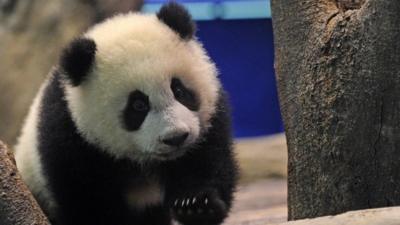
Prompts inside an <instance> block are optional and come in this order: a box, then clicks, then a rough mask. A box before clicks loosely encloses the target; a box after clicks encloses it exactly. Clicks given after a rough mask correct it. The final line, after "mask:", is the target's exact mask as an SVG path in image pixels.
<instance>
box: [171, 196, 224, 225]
mask: <svg viewBox="0 0 400 225" xmlns="http://www.w3.org/2000/svg"><path fill="white" fill-rule="evenodd" d="M171 209H172V215H173V217H174V218H175V219H176V220H177V221H178V222H180V223H181V224H183V225H217V224H221V223H222V221H223V220H224V219H225V217H226V215H227V213H228V212H227V211H228V209H227V206H226V204H225V203H224V202H223V201H222V199H221V198H220V197H219V195H218V193H217V191H216V190H209V191H203V192H200V193H197V194H193V195H187V196H184V197H182V198H177V199H175V201H174V202H173V205H172V207H171Z"/></svg>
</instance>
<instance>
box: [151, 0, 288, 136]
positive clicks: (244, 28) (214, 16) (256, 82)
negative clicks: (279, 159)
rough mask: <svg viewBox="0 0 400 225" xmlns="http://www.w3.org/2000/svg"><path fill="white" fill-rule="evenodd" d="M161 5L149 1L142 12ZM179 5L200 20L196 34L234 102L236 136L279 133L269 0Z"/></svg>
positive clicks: (191, 1) (158, 2)
mask: <svg viewBox="0 0 400 225" xmlns="http://www.w3.org/2000/svg"><path fill="white" fill-rule="evenodd" d="M162 2H164V1H159V0H157V1H156V0H153V1H149V2H147V4H146V5H145V7H144V9H145V11H149V12H151V11H157V10H158V8H159V6H160V5H161V4H162ZM179 2H181V3H184V4H186V6H187V7H188V8H189V9H190V11H191V13H192V15H193V16H194V18H195V19H196V20H198V21H197V28H198V31H197V36H198V37H199V39H200V40H201V41H202V42H203V44H204V47H205V48H206V49H207V51H208V52H209V54H210V56H211V58H212V59H213V60H214V61H215V62H216V64H217V67H218V69H219V71H220V78H221V80H222V83H223V85H224V87H225V89H226V90H227V91H228V93H229V95H230V101H231V103H232V108H233V121H234V131H235V136H236V137H253V136H261V135H269V134H274V133H278V132H282V131H283V128H282V122H281V117H280V112H279V104H278V98H277V92H276V84H275V76H274V69H273V61H274V60H273V52H274V50H273V35H272V23H271V20H270V19H269V18H268V17H269V15H270V10H269V1H266V0H257V1H246V0H241V1H225V2H224V1H218V2H217V1H199V0H198V1H193V0H189V1H179ZM231 3H232V4H231Z"/></svg>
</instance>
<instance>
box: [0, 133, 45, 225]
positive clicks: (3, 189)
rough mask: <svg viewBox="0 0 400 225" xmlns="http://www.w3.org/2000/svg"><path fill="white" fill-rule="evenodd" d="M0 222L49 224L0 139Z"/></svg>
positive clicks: (20, 224) (10, 223) (9, 223)
mask: <svg viewBox="0 0 400 225" xmlns="http://www.w3.org/2000/svg"><path fill="white" fill-rule="evenodd" d="M0 224H1V225H50V223H49V222H48V220H47V218H46V217H45V215H44V214H43V212H42V210H41V209H40V207H39V205H38V204H37V202H36V200H35V199H34V198H33V196H32V194H31V192H30V191H29V190H28V188H27V187H26V185H25V184H24V182H23V181H22V178H21V176H20V175H19V173H18V171H17V168H16V165H15V161H14V157H13V154H12V152H11V151H10V150H9V149H8V148H7V146H5V145H4V144H3V143H2V142H1V141H0Z"/></svg>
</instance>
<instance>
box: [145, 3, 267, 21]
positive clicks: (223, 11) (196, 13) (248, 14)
mask: <svg viewBox="0 0 400 225" xmlns="http://www.w3.org/2000/svg"><path fill="white" fill-rule="evenodd" d="M165 2H167V1H166V0H147V1H145V4H144V6H143V9H142V11H144V12H149V13H153V12H156V11H158V10H159V8H160V7H161V6H162V4H163V3H165ZM177 2H180V3H182V4H184V5H185V6H186V8H188V10H189V11H190V13H191V14H192V16H193V18H194V19H195V20H213V19H255V18H270V17H271V9H270V0H178V1H177Z"/></svg>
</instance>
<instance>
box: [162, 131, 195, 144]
mask: <svg viewBox="0 0 400 225" xmlns="http://www.w3.org/2000/svg"><path fill="white" fill-rule="evenodd" d="M188 136H189V133H188V132H185V133H181V134H175V135H174V136H172V137H168V138H165V139H163V140H162V142H163V143H164V144H166V145H170V146H174V147H177V146H180V145H182V144H183V142H185V140H186V139H187V137H188Z"/></svg>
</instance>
